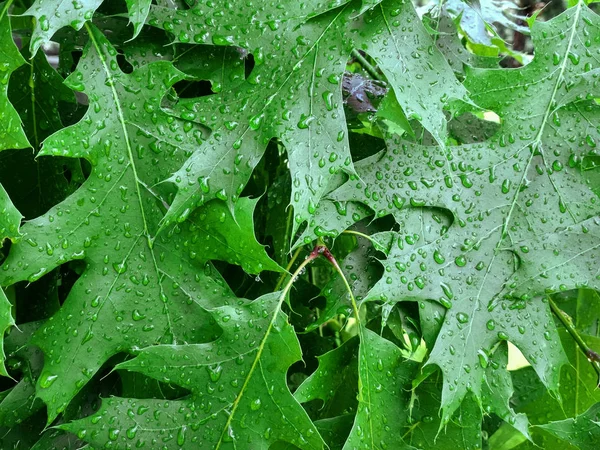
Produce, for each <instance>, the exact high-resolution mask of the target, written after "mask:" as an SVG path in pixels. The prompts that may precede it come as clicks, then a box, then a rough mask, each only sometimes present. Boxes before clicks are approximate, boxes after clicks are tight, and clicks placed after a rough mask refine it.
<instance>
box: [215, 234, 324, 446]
mask: <svg viewBox="0 0 600 450" xmlns="http://www.w3.org/2000/svg"><path fill="white" fill-rule="evenodd" d="M320 254H321V248H320V247H318V246H317V247H315V248H314V250H313V251H312V252H310V254H309V255H308V256H307V257H306V259H305V260H304V261H302V264H300V265H299V266H298V268H297V269H296V270H295V271H294V273H293V274H292V277H291V278H290V279H289V281H288V282H287V284H286V285H285V287H284V288H283V291H281V295H280V296H279V299H278V300H277V305H276V306H275V311H274V312H273V317H272V318H271V322H270V323H269V326H268V327H267V330H266V332H265V335H264V337H263V338H262V340H261V342H260V344H259V346H258V350H257V352H256V356H255V358H254V361H253V362H252V366H251V367H250V370H249V371H248V375H247V376H246V379H245V380H244V384H243V385H242V388H241V390H240V393H239V394H238V396H237V397H236V398H235V400H234V402H233V404H232V406H231V411H230V413H229V417H228V418H227V422H226V423H225V426H224V427H223V431H222V432H221V437H220V438H219V441H218V443H217V445H216V447H215V450H219V449H220V448H221V444H222V443H223V441H224V436H225V435H226V433H227V432H228V430H229V427H230V425H231V421H232V420H233V417H234V415H235V413H236V411H237V409H238V406H239V404H240V401H241V399H242V396H243V394H244V393H245V392H246V389H247V388H248V383H249V382H250V379H251V378H252V375H253V374H254V371H255V370H256V367H257V365H258V362H259V361H260V358H261V356H262V353H263V351H264V349H265V346H266V343H267V340H268V338H269V335H270V334H271V330H272V329H273V327H274V326H275V322H276V320H277V316H279V313H280V312H281V307H282V305H283V302H284V301H285V297H286V296H287V294H288V293H289V292H290V289H291V288H292V284H294V281H295V280H296V278H297V277H298V276H299V275H300V274H301V273H302V271H303V270H304V268H305V267H306V266H308V265H309V264H310V263H311V262H312V261H314V260H315V259H317V258H318V257H319V255H320Z"/></svg>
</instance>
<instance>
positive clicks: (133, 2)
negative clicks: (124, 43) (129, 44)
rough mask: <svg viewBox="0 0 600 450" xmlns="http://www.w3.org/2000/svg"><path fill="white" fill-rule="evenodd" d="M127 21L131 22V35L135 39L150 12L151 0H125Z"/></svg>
mask: <svg viewBox="0 0 600 450" xmlns="http://www.w3.org/2000/svg"><path fill="white" fill-rule="evenodd" d="M126 2H127V11H128V12H129V22H130V23H132V24H133V37H132V38H131V39H132V40H133V39H135V38H136V37H137V36H138V35H139V34H140V31H142V27H143V26H144V24H145V23H146V18H147V17H148V13H149V12H150V5H151V4H152V0H126Z"/></svg>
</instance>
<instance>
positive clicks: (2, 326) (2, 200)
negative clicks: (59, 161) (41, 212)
mask: <svg viewBox="0 0 600 450" xmlns="http://www.w3.org/2000/svg"><path fill="white" fill-rule="evenodd" d="M20 223H21V214H20V213H19V211H17V209H16V208H15V207H14V205H13V204H12V202H11V201H10V198H8V195H7V194H6V191H5V190H4V188H3V187H2V185H1V184H0V240H4V239H5V238H10V239H12V240H17V239H18V238H19V237H20V233H19V225H20ZM11 308H12V305H11V304H10V302H9V301H8V299H7V298H6V295H5V294H4V291H3V290H2V289H1V288H0V375H4V376H8V373H7V372H6V368H5V367H4V348H3V345H2V341H3V337H4V332H5V331H6V330H8V329H9V328H10V327H11V326H13V325H14V324H15V321H14V319H13V316H12V313H11Z"/></svg>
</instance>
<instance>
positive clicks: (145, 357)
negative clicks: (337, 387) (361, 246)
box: [61, 292, 323, 450]
mask: <svg viewBox="0 0 600 450" xmlns="http://www.w3.org/2000/svg"><path fill="white" fill-rule="evenodd" d="M279 297H280V293H279V292H276V293H273V294H267V295H265V296H263V297H260V298H258V299H257V300H254V301H253V302H246V301H244V300H242V299H240V300H239V301H238V302H237V303H236V304H231V305H229V306H223V307H219V308H215V309H213V310H212V311H211V312H212V314H213V316H214V318H215V320H216V322H217V323H218V324H219V326H221V327H222V329H223V332H222V334H221V336H220V337H219V339H217V340H215V341H214V342H210V343H207V344H196V345H178V346H177V345H160V346H154V347H151V348H147V349H145V350H143V351H142V352H141V353H140V354H139V355H138V356H137V357H136V358H134V359H132V360H130V361H126V362H124V363H122V364H119V365H118V366H117V368H118V369H123V370H131V371H135V372H139V373H143V374H146V375H148V376H151V377H153V378H156V379H157V380H159V381H162V382H165V383H174V384H177V385H179V386H181V387H184V388H187V389H189V390H190V391H191V395H190V396H189V397H187V398H184V399H181V400H177V401H170V402H165V401H159V400H136V399H124V398H118V397H115V398H111V399H109V400H104V401H103V406H102V408H101V409H100V411H99V412H98V413H96V414H95V415H93V416H91V417H89V418H86V419H83V420H80V421H76V422H72V423H70V424H68V425H65V426H63V427H61V428H63V429H66V430H70V431H73V432H80V433H85V437H84V438H85V439H86V440H87V441H88V442H90V443H91V444H92V445H98V446H105V445H110V443H111V442H115V443H116V444H117V446H118V447H126V446H128V445H135V446H137V447H143V446H144V445H152V443H153V442H158V441H159V440H162V441H164V442H170V441H172V444H171V446H172V447H171V448H214V449H221V448H235V449H268V448H269V447H270V445H271V444H273V443H275V442H277V441H285V442H289V443H291V444H294V445H295V446H296V447H299V448H301V449H315V450H317V449H321V448H323V441H322V439H321V437H320V436H319V434H318V432H317V430H316V428H315V426H314V424H313V423H312V422H311V421H310V419H309V418H308V415H307V414H306V412H305V411H304V410H303V409H302V407H301V406H300V404H299V403H298V402H297V401H296V400H294V398H293V396H292V394H291V393H290V391H289V388H288V386H287V384H286V372H287V370H288V368H289V367H290V365H291V364H293V363H294V362H296V361H298V360H300V358H301V351H300V345H299V343H298V340H297V337H296V335H295V333H294V330H293V328H292V327H291V326H290V325H289V324H288V323H287V318H286V317H285V315H284V314H283V313H281V312H280V308H281V300H282V299H280V298H279ZM127 411H131V413H128V412H127ZM113 417H116V420H114V419H113Z"/></svg>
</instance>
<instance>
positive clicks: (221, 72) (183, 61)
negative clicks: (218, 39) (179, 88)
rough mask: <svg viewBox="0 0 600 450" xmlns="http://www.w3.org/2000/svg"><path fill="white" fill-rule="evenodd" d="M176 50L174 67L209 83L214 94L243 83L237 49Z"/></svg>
mask: <svg viewBox="0 0 600 450" xmlns="http://www.w3.org/2000/svg"><path fill="white" fill-rule="evenodd" d="M177 49H178V50H179V52H178V53H177V55H176V57H175V58H174V60H173V64H174V65H175V67H177V68H178V69H179V70H181V71H182V72H184V73H186V74H188V75H189V76H191V77H193V78H195V79H197V80H206V81H210V84H211V90H212V91H213V92H215V93H217V92H221V91H223V90H229V89H231V88H233V87H235V86H236V85H238V84H240V83H242V82H243V81H244V70H245V68H244V57H243V51H242V50H241V49H239V48H235V47H214V46H209V45H195V46H193V47H190V46H189V45H182V46H179V47H177ZM198 61H201V63H200V64H198Z"/></svg>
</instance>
